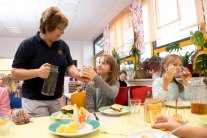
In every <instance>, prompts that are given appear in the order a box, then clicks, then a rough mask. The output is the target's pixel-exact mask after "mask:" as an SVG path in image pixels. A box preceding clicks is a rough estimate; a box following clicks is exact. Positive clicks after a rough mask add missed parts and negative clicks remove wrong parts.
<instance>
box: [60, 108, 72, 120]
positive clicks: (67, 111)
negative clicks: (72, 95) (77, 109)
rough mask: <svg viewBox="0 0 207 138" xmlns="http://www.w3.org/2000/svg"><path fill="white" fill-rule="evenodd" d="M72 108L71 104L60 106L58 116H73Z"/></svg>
mask: <svg viewBox="0 0 207 138" xmlns="http://www.w3.org/2000/svg"><path fill="white" fill-rule="evenodd" d="M73 108H74V106H73V105H66V106H64V107H62V109H61V113H62V114H60V115H59V117H60V118H70V117H73Z"/></svg>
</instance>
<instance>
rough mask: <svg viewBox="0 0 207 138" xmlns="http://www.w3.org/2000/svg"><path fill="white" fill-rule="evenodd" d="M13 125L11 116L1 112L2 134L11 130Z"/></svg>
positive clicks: (0, 128) (0, 131)
mask: <svg viewBox="0 0 207 138" xmlns="http://www.w3.org/2000/svg"><path fill="white" fill-rule="evenodd" d="M11 127H12V121H11V116H9V115H3V114H0V135H5V134H7V133H9V132H10V129H11Z"/></svg>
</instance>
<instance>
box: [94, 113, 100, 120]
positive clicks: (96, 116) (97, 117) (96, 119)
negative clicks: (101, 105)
mask: <svg viewBox="0 0 207 138" xmlns="http://www.w3.org/2000/svg"><path fill="white" fill-rule="evenodd" d="M93 115H94V116H95V118H96V120H97V121H99V118H98V116H97V115H96V113H93Z"/></svg>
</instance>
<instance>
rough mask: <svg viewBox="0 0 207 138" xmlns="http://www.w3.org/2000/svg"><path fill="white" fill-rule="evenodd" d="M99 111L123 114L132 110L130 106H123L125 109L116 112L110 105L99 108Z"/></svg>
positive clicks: (108, 113)
mask: <svg viewBox="0 0 207 138" xmlns="http://www.w3.org/2000/svg"><path fill="white" fill-rule="evenodd" d="M98 110H99V112H101V113H103V114H107V115H122V114H126V113H129V112H130V108H129V107H128V106H123V109H122V110H121V112H114V111H113V110H112V109H110V106H104V107H101V108H99V109H98Z"/></svg>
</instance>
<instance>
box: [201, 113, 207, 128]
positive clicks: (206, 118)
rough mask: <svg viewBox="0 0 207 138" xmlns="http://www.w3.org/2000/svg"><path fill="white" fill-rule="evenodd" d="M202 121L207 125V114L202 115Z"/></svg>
mask: <svg viewBox="0 0 207 138" xmlns="http://www.w3.org/2000/svg"><path fill="white" fill-rule="evenodd" d="M200 120H201V123H202V124H204V125H206V126H207V115H202V116H201V117H200Z"/></svg>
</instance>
